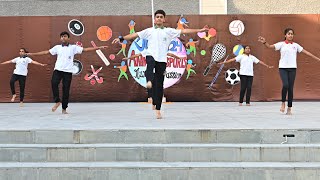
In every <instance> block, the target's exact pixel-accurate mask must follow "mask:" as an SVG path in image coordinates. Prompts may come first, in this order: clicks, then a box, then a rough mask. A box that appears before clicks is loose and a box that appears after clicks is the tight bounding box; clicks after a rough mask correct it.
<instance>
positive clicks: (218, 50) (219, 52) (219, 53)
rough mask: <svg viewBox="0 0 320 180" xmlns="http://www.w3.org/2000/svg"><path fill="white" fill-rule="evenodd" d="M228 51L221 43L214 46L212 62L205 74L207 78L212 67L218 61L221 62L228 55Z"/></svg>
mask: <svg viewBox="0 0 320 180" xmlns="http://www.w3.org/2000/svg"><path fill="white" fill-rule="evenodd" d="M226 51H227V48H226V46H225V45H223V44H221V43H218V44H216V45H214V46H213V48H212V55H211V61H210V63H209V65H208V66H207V67H206V69H205V71H204V72H203V75H204V76H207V75H208V73H209V71H210V70H211V68H212V66H213V65H214V64H215V63H217V62H218V61H220V60H221V59H222V58H223V57H224V56H225V55H226Z"/></svg>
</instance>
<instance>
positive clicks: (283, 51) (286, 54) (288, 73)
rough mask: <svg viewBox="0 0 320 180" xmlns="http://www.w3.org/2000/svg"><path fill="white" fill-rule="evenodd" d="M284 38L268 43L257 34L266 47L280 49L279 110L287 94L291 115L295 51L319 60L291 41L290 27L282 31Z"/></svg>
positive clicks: (288, 113) (283, 105)
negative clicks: (280, 93)
mask: <svg viewBox="0 0 320 180" xmlns="http://www.w3.org/2000/svg"><path fill="white" fill-rule="evenodd" d="M284 36H285V40H284V41H280V42H278V43H276V44H273V45H270V44H269V43H267V41H266V39H265V38H264V37H261V36H259V38H258V41H260V42H261V43H262V44H264V45H265V46H266V47H267V48H270V49H275V50H276V51H280V61H279V73H280V77H281V80H282V98H281V101H282V104H281V108H280V111H281V112H284V111H285V106H286V104H285V102H286V97H287V94H288V109H287V115H291V114H292V112H291V108H292V101H293V86H294V80H295V77H296V69H297V53H300V52H302V53H304V54H306V55H308V56H310V57H312V58H313V59H316V60H318V61H320V59H319V58H318V57H316V56H314V55H313V54H311V53H310V52H308V51H307V50H305V49H304V48H303V47H301V46H300V45H299V44H297V43H295V42H293V36H294V31H293V29H291V28H287V29H285V31H284Z"/></svg>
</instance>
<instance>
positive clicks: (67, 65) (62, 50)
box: [49, 44, 83, 73]
mask: <svg viewBox="0 0 320 180" xmlns="http://www.w3.org/2000/svg"><path fill="white" fill-rule="evenodd" d="M82 50H83V47H80V46H77V45H74V44H69V45H68V46H62V45H56V46H54V47H53V48H51V49H50V50H49V52H50V53H51V54H52V55H57V61H56V64H55V66H54V70H58V71H63V72H70V73H72V72H73V58H74V55H75V54H81V53H82Z"/></svg>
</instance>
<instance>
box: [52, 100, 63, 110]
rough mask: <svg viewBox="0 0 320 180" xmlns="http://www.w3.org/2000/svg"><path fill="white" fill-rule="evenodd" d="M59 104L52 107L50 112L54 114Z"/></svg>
mask: <svg viewBox="0 0 320 180" xmlns="http://www.w3.org/2000/svg"><path fill="white" fill-rule="evenodd" d="M60 104H61V103H60V102H57V103H56V104H55V105H54V106H53V107H52V112H55V111H56V110H57V109H58V107H59V106H60Z"/></svg>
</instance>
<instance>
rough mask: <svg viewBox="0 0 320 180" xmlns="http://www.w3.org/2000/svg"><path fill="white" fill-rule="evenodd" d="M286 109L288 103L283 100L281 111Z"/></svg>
mask: <svg viewBox="0 0 320 180" xmlns="http://www.w3.org/2000/svg"><path fill="white" fill-rule="evenodd" d="M285 110H286V103H284V102H283V103H282V104H281V108H280V111H281V112H283V113H284V111H285Z"/></svg>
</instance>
